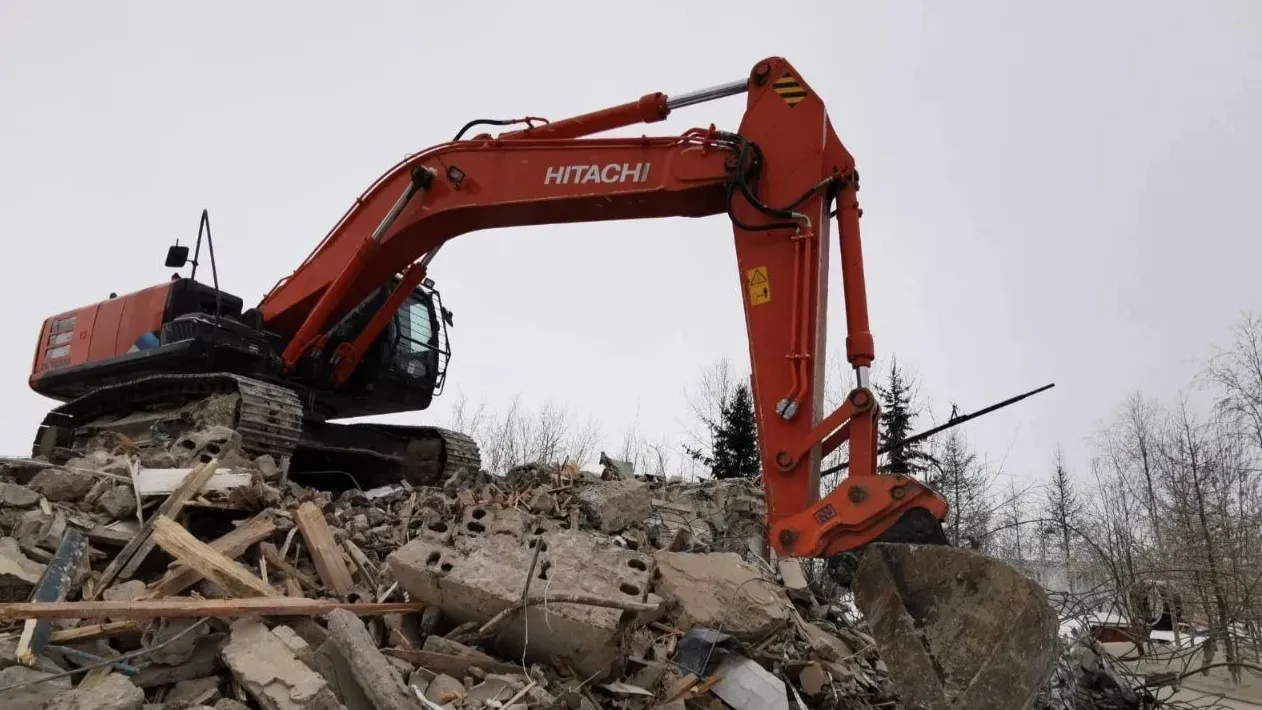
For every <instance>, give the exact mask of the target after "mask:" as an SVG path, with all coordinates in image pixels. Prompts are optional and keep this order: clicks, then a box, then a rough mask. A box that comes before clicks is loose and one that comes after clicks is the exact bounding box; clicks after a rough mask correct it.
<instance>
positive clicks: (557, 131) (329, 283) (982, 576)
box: [30, 57, 1056, 710]
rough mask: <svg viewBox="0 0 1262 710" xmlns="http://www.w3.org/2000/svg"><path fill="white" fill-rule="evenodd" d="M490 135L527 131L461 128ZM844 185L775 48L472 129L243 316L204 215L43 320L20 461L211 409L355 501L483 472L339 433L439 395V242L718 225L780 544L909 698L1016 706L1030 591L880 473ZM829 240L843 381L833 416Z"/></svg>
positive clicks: (392, 179) (391, 176) (910, 490)
mask: <svg viewBox="0 0 1262 710" xmlns="http://www.w3.org/2000/svg"><path fill="white" fill-rule="evenodd" d="M740 94H744V95H746V100H747V108H746V110H745V113H744V116H743V119H742V120H741V123H740V126H739V127H738V128H737V130H735V131H725V130H719V129H717V128H715V127H714V126H710V127H708V128H696V129H692V130H689V131H686V132H684V133H683V134H682V135H677V136H666V137H652V136H645V137H638V138H592V137H590V136H592V135H594V134H597V133H601V132H604V131H608V130H611V129H617V128H621V127H627V126H632V125H635V124H639V123H653V122H657V121H661V120H663V119H665V118H666V117H667V116H668V115H670V114H671V113H672V112H673V111H675V110H677V109H680V108H683V107H686V106H691V105H694V104H700V103H703V102H707V101H711V100H715V99H720V98H724V97H728V96H736V95H740ZM479 125H494V126H507V127H516V126H520V127H519V128H516V129H515V130H510V131H507V132H503V133H499V134H498V135H492V134H490V133H479V134H475V135H472V136H467V134H469V133H470V132H471V131H472V130H473V129H474V128H475V127H477V126H479ZM466 136H467V137H466ZM858 190H859V173H858V172H857V170H856V168H855V160H854V158H853V157H852V156H851V154H850V152H849V151H848V150H847V149H846V148H845V147H844V146H843V145H842V143H841V141H840V140H839V139H838V138H837V135H836V133H835V132H834V130H833V126H832V124H831V122H830V120H829V117H828V113H827V111H826V110H825V106H824V102H823V101H822V99H821V98H820V96H819V95H818V94H817V93H816V92H815V91H814V90H813V89H812V88H811V86H810V85H809V84H808V83H807V82H806V80H805V79H803V77H802V76H801V74H800V73H798V71H797V70H796V69H795V68H794V67H793V66H791V65H790V63H789V62H787V61H786V60H784V59H782V58H779V57H771V58H767V59H764V60H762V61H760V62H758V63H757V64H756V65H755V66H754V67H753V69H752V71H751V72H750V73H749V75H748V77H746V78H744V79H741V80H739V81H735V82H732V83H729V84H724V85H721V86H716V87H713V88H709V89H705V90H701V91H696V92H692V93H688V94H683V95H677V96H667V95H665V94H662V93H652V94H647V95H645V96H643V97H641V98H640V99H638V100H636V101H632V102H630V103H626V104H623V105H620V106H615V107H612V108H608V109H604V110H601V111H596V112H593V113H588V114H584V115H580V116H576V117H573V118H568V119H565V120H558V121H552V122H548V121H546V120H543V119H537V118H523V119H520V120H511V121H473V122H470V123H469V124H468V125H466V126H465V127H464V128H463V129H462V130H461V131H460V132H459V133H458V134H457V135H456V137H455V138H454V139H453V140H451V141H449V142H446V143H442V144H440V145H437V146H434V147H432V148H429V149H427V150H424V151H422V152H419V153H416V154H414V155H412V156H410V157H408V158H406V159H405V160H403V161H401V162H400V163H398V164H397V165H395V166H394V167H392V168H391V169H390V170H389V171H388V172H386V173H385V174H384V175H383V176H382V177H381V178H379V179H378V180H377V181H376V182H375V183H374V184H373V185H372V186H371V187H369V188H368V190H367V191H366V192H365V193H364V194H363V195H362V196H360V198H359V199H357V200H356V201H355V202H354V204H353V205H352V206H351V208H350V209H349V210H348V211H347V212H346V213H345V215H344V216H343V217H342V218H341V220H340V221H339V222H338V223H337V224H336V225H335V226H334V227H333V229H332V231H330V232H329V234H328V235H327V236H326V237H325V238H324V240H323V241H322V242H320V244H319V245H318V246H317V247H316V248H315V250H314V251H313V252H312V253H311V254H310V255H309V256H308V257H307V258H306V260H305V261H303V262H302V264H301V265H300V266H299V267H298V268H297V269H296V270H295V271H294V272H293V273H292V274H290V275H289V276H288V277H286V278H284V279H282V280H281V281H280V282H279V283H278V284H277V285H276V286H275V287H274V288H272V290H271V291H270V292H269V293H268V294H267V295H266V296H265V297H264V298H263V299H262V301H261V302H260V303H259V304H258V306H257V307H255V308H251V309H243V303H242V300H241V299H240V298H238V297H236V296H233V295H231V294H228V293H225V292H223V291H222V290H220V289H219V288H218V278H217V274H216V276H215V278H214V283H213V284H212V285H206V284H203V283H201V282H198V281H197V280H196V279H195V276H196V269H197V265H198V263H199V258H200V251H201V242H202V235H203V234H205V236H206V242H207V246H208V248H209V250H210V253H211V263H212V268H213V267H214V257H213V242H212V241H211V239H210V235H209V222H208V220H207V217H206V214H205V213H203V215H202V224H201V229H200V230H199V236H198V242H197V252H196V253H195V254H194V256H193V259H192V264H193V269H194V271H193V276H190V277H188V278H184V277H180V276H179V275H178V273H177V275H176V276H174V277H172V279H171V280H170V281H168V282H166V283H162V284H161V285H157V286H153V287H150V288H147V289H144V290H140V291H136V292H134V293H130V294H126V295H123V296H111V298H109V299H108V300H105V301H102V302H100V303H96V304H93V305H90V306H85V307H82V308H78V309H75V310H73V311H70V312H67V313H62V314H59V315H56V316H54V317H52V318H49V319H48V320H46V321H45V323H44V325H43V327H42V329H41V332H40V335H39V343H38V346H37V348H36V351H35V356H34V363H33V370H32V374H31V377H30V385H31V387H32V388H33V389H34V390H35V391H36V392H39V393H41V394H44V395H47V396H49V397H51V398H54V399H57V400H59V401H61V402H62V404H61V405H60V406H59V407H57V408H56V409H54V410H53V411H51V412H50V413H49V414H48V416H47V417H46V419H45V420H44V422H43V424H42V425H41V427H40V431H39V433H38V435H37V437H36V441H35V445H34V453H35V455H36V456H41V457H44V458H48V459H51V460H58V459H64V458H67V457H70V456H73V455H75V453H76V452H78V451H81V450H82V448H83V447H84V446H85V445H86V442H88V441H90V440H91V438H92V437H93V436H96V435H97V434H100V433H102V432H120V433H128V432H130V433H132V434H137V433H141V434H143V433H146V432H148V433H149V434H152V433H154V432H159V433H161V432H166V433H168V434H171V433H172V432H176V431H178V430H179V428H180V427H181V426H184V427H187V426H189V425H190V422H193V421H199V422H200V420H199V419H198V417H199V416H201V415H202V414H204V413H205V411H207V410H208V409H215V411H219V412H220V413H221V415H222V416H223V417H225V421H223V423H224V424H226V425H227V426H230V427H231V428H233V429H235V430H237V432H238V433H239V434H240V436H241V441H242V446H243V447H244V448H245V449H246V450H247V451H250V452H253V453H256V454H272V455H274V456H281V457H288V458H289V461H290V466H291V470H295V471H301V470H304V469H306V470H337V469H341V470H347V471H354V472H355V473H356V476H357V477H358V476H369V477H371V480H368V481H361V483H363V484H364V486H365V487H367V485H369V484H375V483H380V482H385V481H388V480H391V479H392V478H395V479H397V478H399V477H402V478H406V479H408V480H410V481H413V482H416V483H428V482H432V481H435V480H438V479H440V478H441V477H443V476H445V475H449V474H451V473H453V472H456V471H458V470H459V469H461V468H462V467H463V468H469V467H474V468H476V467H477V466H479V464H480V459H479V454H478V450H477V446H476V444H475V443H474V442H473V441H472V440H471V439H470V438H469V437H467V436H465V435H464V434H461V433H459V432H454V431H449V430H446V429H441V428H437V427H425V426H394V425H389V426H388V425H378V424H345V423H337V422H334V421H332V420H335V419H341V418H347V417H357V416H363V415H377V414H385V413H392V412H404V411H415V410H423V409H425V408H427V407H428V406H429V405H430V402H431V400H432V398H433V397H434V396H435V395H436V394H438V393H439V392H440V391H441V389H442V386H443V383H444V382H445V380H446V373H447V364H448V361H449V359H450V355H451V349H450V347H449V339H448V334H449V328H450V327H451V325H452V318H451V313H450V311H448V310H447V309H446V308H444V307H443V305H442V300H441V297H440V295H439V293H438V291H437V290H436V289H435V288H434V282H433V280H432V278H431V277H430V275H429V272H430V270H431V268H432V266H433V260H434V257H435V255H436V254H437V253H438V252H439V250H440V249H441V248H442V246H443V245H444V244H445V243H446V242H447V241H448V240H450V239H453V238H455V237H458V236H460V235H462V234H466V233H469V232H473V231H476V230H479V229H488V228H496V227H524V226H527V225H537V224H554V223H562V222H600V221H605V220H621V219H642V218H650V217H709V216H713V215H726V217H727V219H728V221H730V223H731V225H732V229H733V237H734V245H735V248H736V257H737V265H738V273H737V274H736V275H737V276H738V277H739V279H740V284H741V295H742V303H743V308H744V312H745V322H746V328H747V335H748V340H749V355H750V360H751V372H752V375H751V389H752V394H753V399H754V409H755V414H756V422H757V430H758V437H759V443H760V451H761V456H762V474H763V475H762V481H763V485H764V488H765V492H766V502H767V523H768V527H769V537H770V540H769V542H770V544H771V547H772V548H773V549H774V551H775V553H776V554H777V555H780V556H791V557H805V558H835V557H837V556H839V555H856V556H861V560H862V562H861V564H860V565H859V567H858V569H857V572H856V573H855V574H854V575H853V576H852V578H851V580H850V582H851V584H852V586H853V587H854V593H855V597H856V599H857V601H858V603H859V605H860V607H861V608H862V609H863V610H864V612H865V613H866V614H867V617H868V623H869V626H870V627H871V628H872V629H873V632H874V636H875V637H876V638H877V640H878V645H879V647H880V650H881V652H882V656H883V658H884V660H885V661H886V663H887V665H888V666H889V667H890V669H891V674H892V675H893V676H894V678H895V680H896V681H899V684H900V687H901V692H902V693H903V695H904V704H905V707H934V708H937V707H944V708H945V707H960V708H964V707H969V708H985V707H1004V708H1007V709H1009V710H1010V709H1011V708H1019V707H1023V706H1024V703H1025V702H1028V701H1029V699H1030V697H1032V695H1033V692H1034V690H1035V689H1036V688H1037V686H1038V685H1039V684H1041V683H1042V682H1044V681H1045V680H1046V679H1047V677H1048V674H1049V673H1050V669H1051V662H1052V658H1053V657H1054V654H1055V641H1056V637H1055V629H1054V626H1049V624H1053V623H1054V619H1052V620H1051V621H1049V618H1050V612H1047V611H1046V603H1045V601H1043V600H1041V597H1040V595H1037V594H1035V593H1034V591H1031V590H1033V589H1034V587H1033V585H1032V583H1030V584H1028V585H1027V584H1025V583H1024V578H1022V577H1021V576H1020V575H1019V573H1017V572H1016V571H1015V570H1012V569H1011V568H1009V567H1007V566H1006V565H1001V563H999V562H998V561H996V560H991V559H988V558H984V557H983V556H981V555H980V554H979V553H976V552H974V551H971V550H962V549H957V548H953V547H950V546H948V545H947V544H946V542H947V541H946V539H945V537H944V535H943V534H942V527H941V521H942V520H944V519H945V518H946V516H947V513H948V510H947V504H946V502H945V500H944V499H943V498H942V497H941V496H940V495H938V494H937V493H936V492H934V491H933V490H930V489H929V488H928V487H926V486H925V485H924V484H923V483H921V482H919V481H917V480H916V479H914V478H912V477H909V476H906V475H899V474H880V473H878V472H877V454H878V442H877V422H878V418H879V413H880V407H879V404H878V402H877V399H876V397H875V396H874V393H873V391H872V390H871V389H870V387H869V375H868V372H869V367H870V365H871V364H872V362H873V359H874V357H875V349H874V347H873V338H872V334H871V333H870V332H869V325H868V306H867V298H866V293H865V286H864V270H863V255H862V245H861V242H860V231H859V222H860V216H861V210H860V208H859V203H858V198H857V193H858ZM834 219H835V220H836V236H834V235H833V221H834ZM834 241H835V242H836V244H837V248H838V249H839V251H840V255H839V256H840V264H841V279H842V284H843V287H844V298H845V304H844V305H845V315H846V325H847V331H848V332H847V334H846V343H845V344H846V355H847V358H848V360H849V363H850V365H851V366H852V367H853V369H854V376H855V386H854V388H853V389H852V390H851V391H850V393H849V396H848V397H847V398H846V400H845V402H844V403H843V404H842V405H841V407H840V408H838V409H837V410H835V411H832V412H824V411H823V369H824V356H823V355H824V352H825V344H826V343H825V340H826V339H825V335H826V333H825V329H824V322H825V318H824V316H825V312H826V288H825V285H826V283H827V280H828V276H829V266H830V257H829V252H830V246H831V245H832V244H833V243H834ZM188 252H189V250H188V247H187V246H178V245H177V246H176V247H172V249H171V251H170V252H169V253H168V258H167V266H168V267H182V266H184V265H185V264H187V263H189V253H188ZM210 400H215V401H227V402H229V404H230V405H231V406H228V407H218V408H210V407H207V406H206V402H208V401H210ZM224 412H226V414H224ZM845 442H848V443H849V456H850V464H849V469H850V470H849V475H848V476H847V477H846V478H845V479H844V480H843V481H841V483H840V484H839V485H838V486H837V487H836V488H835V489H834V490H833V491H831V492H830V493H829V494H828V495H826V496H823V497H821V496H820V486H819V483H820V480H819V479H820V461H821V457H823V456H824V455H826V454H828V453H829V452H831V451H833V450H835V449H836V448H837V447H838V446H840V445H841V444H842V443H845ZM965 572H967V574H965ZM1040 604H1042V606H1040ZM948 611H949V613H948ZM966 620H971V621H970V622H969V623H963V622H964V621H966ZM1016 621H1020V622H1021V625H1022V628H1015V629H1014V627H1013V624H1014V623H1015V622H1016ZM970 624H971V625H970ZM987 634H988V635H987ZM963 649H967V653H965V650H963ZM963 656H969V658H968V659H964V658H963ZM1014 658H1020V659H1021V665H1022V668H1021V672H1017V671H1016V670H1014V669H1013V668H1011V667H1010V666H1011V665H1012V664H1013V663H1016V661H1014V660H1013V659H1014ZM1005 663H1007V664H1008V665H1004V664H1005ZM935 694H936V695H935ZM909 697H911V698H916V699H917V700H916V701H915V702H919V703H920V704H919V705H917V704H914V703H913V702H910V701H908V698H909ZM926 698H927V700H924V699H926ZM996 702H1000V703H1003V704H993V703H996Z"/></svg>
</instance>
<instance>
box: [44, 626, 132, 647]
mask: <svg viewBox="0 0 1262 710" xmlns="http://www.w3.org/2000/svg"><path fill="white" fill-rule="evenodd" d="M132 631H137V632H138V631H140V627H139V626H137V625H136V624H135V623H134V622H131V621H109V622H106V623H104V624H92V625H90V626H76V627H74V628H72V629H59V630H57V631H54V632H53V633H52V635H51V636H49V637H48V640H49V642H50V643H73V642H75V641H87V640H89V639H97V638H106V637H109V636H119V635H121V634H126V633H130V632H132Z"/></svg>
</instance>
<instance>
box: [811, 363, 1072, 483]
mask: <svg viewBox="0 0 1262 710" xmlns="http://www.w3.org/2000/svg"><path fill="white" fill-rule="evenodd" d="M1055 386H1056V383H1054V382H1053V383H1050V384H1046V385H1043V386H1042V387H1039V388H1038V389H1033V390H1030V391H1029V392H1026V393H1024V394H1019V395H1017V396H1015V397H1009V398H1008V399H1005V400H1004V401H1002V402H996V403H995V404H992V405H990V406H989V407H986V408H985V409H979V410H977V411H976V412H973V413H972V414H965V415H963V416H960V417H955V418H954V419H949V420H947V422H946V423H945V424H939V425H938V426H936V427H934V428H932V429H929V430H927V431H922V432H920V433H919V434H916V435H914V436H909V437H907V438H906V439H903V440H902V441H899V442H895V443H893V444H886V445H885V446H882V447H881V448H880V449H878V450H877V452H876V453H877V455H878V456H880V455H881V454H888V453H889V452H891V451H893V450H894V449H900V448H902V447H904V446H907V445H908V444H914V443H916V442H917V441H922V440H924V439H928V438H929V437H931V436H933V435H934V434H937V433H940V432H943V431H946V430H947V429H951V428H953V427H957V426H959V425H961V424H963V423H964V422H967V421H969V420H971V419H976V418H978V417H980V416H982V415H984V414H990V413H991V412H993V411H995V410H997V409H1003V408H1004V407H1007V406H1008V405H1010V404H1016V403H1017V402H1020V401H1021V400H1023V399H1025V398H1026V397H1033V396H1034V395H1036V394H1038V393H1039V392H1045V391H1047V390H1050V389H1051V388H1053V387H1055ZM849 466H850V462H849V461H842V462H841V463H839V464H837V465H836V466H833V467H832V468H829V469H825V470H823V471H820V472H819V475H821V476H827V475H829V474H833V473H837V472H838V471H840V470H842V469H844V468H847V467H849Z"/></svg>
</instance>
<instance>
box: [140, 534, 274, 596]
mask: <svg viewBox="0 0 1262 710" xmlns="http://www.w3.org/2000/svg"><path fill="white" fill-rule="evenodd" d="M153 541H154V542H156V543H157V544H158V545H159V546H160V547H161V548H162V549H164V550H166V551H167V552H168V553H170V554H171V556H172V557H174V558H175V559H177V560H179V561H180V562H183V563H184V564H185V565H187V566H188V567H190V568H191V569H195V570H197V571H198V572H199V573H200V574H201V575H202V576H203V577H205V578H206V579H208V580H210V581H211V582H213V583H214V584H215V585H217V586H219V587H221V588H222V589H223V590H224V591H225V592H227V593H228V594H232V595H234V596H240V597H252V596H262V597H279V596H282V595H281V593H280V592H278V591H276V590H275V589H272V587H271V586H270V585H269V584H268V583H267V582H264V581H263V580H261V579H259V578H258V577H256V576H254V575H253V574H251V573H250V572H249V571H248V570H246V569H245V568H244V567H242V566H241V565H239V564H237V563H236V562H233V561H232V560H230V559H228V558H227V557H226V556H224V555H223V553H220V552H216V551H215V548H213V547H211V546H210V545H207V544H206V543H204V542H202V541H201V540H198V539H197V538H195V537H193V534H192V533H190V532H189V531H187V530H185V529H184V527H183V526H181V525H180V524H179V523H177V522H175V521H174V520H171V519H170V518H168V517H166V516H165V515H163V516H159V517H158V519H157V521H155V522H154V525H153Z"/></svg>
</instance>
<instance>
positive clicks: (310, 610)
mask: <svg viewBox="0 0 1262 710" xmlns="http://www.w3.org/2000/svg"><path fill="white" fill-rule="evenodd" d="M424 608H425V605H424V604H418V603H415V602H391V603H382V604H356V603H352V602H341V601H337V600H335V599H295V598H294V597H284V596H280V595H277V596H274V597H250V598H248V599H148V600H143V601H125V602H106V601H88V602H23V603H19V604H0V622H2V621H13V620H15V619H109V618H116V619H133V620H141V619H200V618H202V617H211V618H215V619H229V618H233V617H238V616H322V615H324V614H327V613H329V612H331V611H333V610H334V609H346V610H347V611H350V612H353V613H355V614H356V615H357V616H378V615H380V614H407V613H409V612H417V611H421V610H422V609H424Z"/></svg>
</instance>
